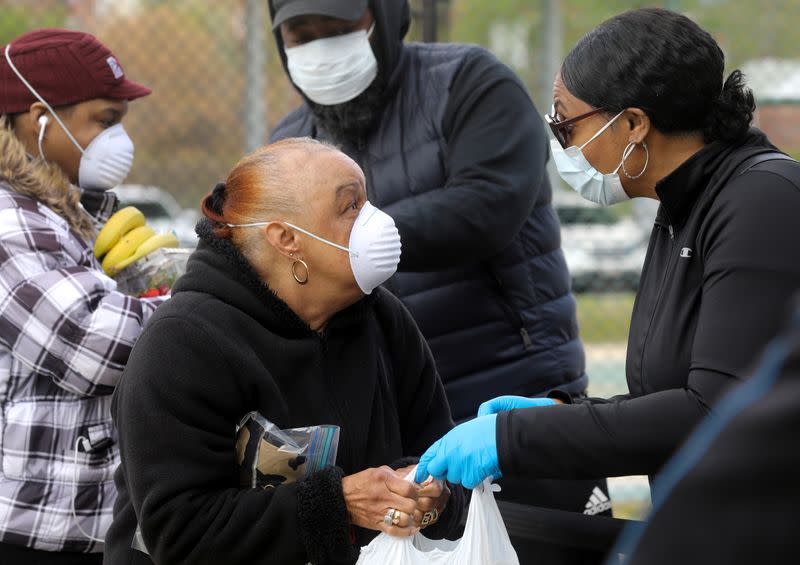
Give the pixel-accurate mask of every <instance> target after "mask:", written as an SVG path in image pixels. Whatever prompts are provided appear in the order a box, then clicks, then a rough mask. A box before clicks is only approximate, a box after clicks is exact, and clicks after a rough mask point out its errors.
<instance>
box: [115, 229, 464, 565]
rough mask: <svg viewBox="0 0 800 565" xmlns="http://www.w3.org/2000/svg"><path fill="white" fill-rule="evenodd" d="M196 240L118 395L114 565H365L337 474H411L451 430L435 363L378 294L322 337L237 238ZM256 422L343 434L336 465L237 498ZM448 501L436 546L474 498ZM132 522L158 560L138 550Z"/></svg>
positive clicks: (457, 492)
mask: <svg viewBox="0 0 800 565" xmlns="http://www.w3.org/2000/svg"><path fill="white" fill-rule="evenodd" d="M198 231H199V233H200V235H201V242H200V245H199V246H198V249H197V251H196V252H195V253H194V254H193V255H192V257H191V258H190V260H189V264H188V268H187V273H186V275H184V276H183V277H181V279H179V280H178V282H177V283H176V284H175V287H174V289H173V296H172V299H171V300H170V301H169V302H168V303H167V304H165V305H164V307H162V308H159V310H158V311H156V313H155V315H154V317H153V318H152V319H151V323H150V324H149V325H148V326H147V327H146V328H145V330H144V332H143V333H142V335H141V338H140V340H139V341H138V342H137V344H136V347H135V348H134V351H133V353H132V354H131V358H130V361H129V362H128V365H127V367H126V370H125V373H124V375H123V377H122V380H121V382H120V384H119V386H118V388H117V390H116V392H115V395H114V402H113V408H112V414H113V416H114V423H115V424H116V425H117V427H118V428H119V444H120V452H121V458H122V463H121V465H120V467H119V469H118V471H117V473H116V476H115V480H116V485H117V488H118V489H119V498H118V500H117V504H116V505H115V507H114V523H113V524H112V526H111V528H110V529H109V532H108V535H107V537H106V552H105V562H106V563H109V564H111V565H119V564H121V563H153V562H155V563H166V564H178V563H208V564H213V565H218V564H226V565H227V564H230V565H233V564H236V563H243V564H244V563H246V564H254V563H280V564H282V565H291V564H296V565H303V564H305V563H308V562H313V563H337V564H338V563H354V562H355V560H356V558H357V555H358V547H359V546H361V545H365V544H366V543H368V542H369V541H370V540H371V539H372V537H374V536H375V535H376V533H377V532H374V531H367V530H363V529H361V528H354V529H351V526H350V523H349V518H348V514H347V509H346V506H345V502H344V498H343V495H342V487H341V479H342V476H343V475H349V474H352V473H355V472H358V471H361V470H363V469H366V468H368V467H380V466H381V465H392V464H393V463H394V466H395V468H396V467H399V466H401V465H403V464H409V463H413V461H409V460H407V459H405V458H407V457H408V456H412V457H413V456H419V455H420V454H421V452H422V451H423V450H424V449H425V448H426V447H427V446H428V445H430V444H431V443H432V442H433V441H434V440H436V439H437V438H438V437H439V436H441V435H442V434H443V433H445V432H447V431H448V430H449V429H450V428H451V427H452V426H453V424H452V420H451V418H450V410H449V408H448V406H447V401H446V399H445V395H444V389H443V387H442V383H441V381H440V380H439V377H438V376H437V374H436V369H435V367H434V363H433V359H432V357H431V353H430V350H429V349H428V347H427V345H426V344H425V341H424V340H423V338H422V335H421V334H420V333H419V330H418V329H417V327H416V324H415V323H414V321H413V320H412V319H411V316H410V315H409V314H408V312H407V311H406V309H405V308H403V306H402V304H401V303H400V302H399V301H398V300H397V299H396V298H395V297H394V296H392V295H391V294H390V293H389V292H387V291H385V290H383V289H376V290H375V291H374V292H373V294H372V295H371V296H369V297H366V298H364V299H363V300H361V301H360V302H358V303H357V304H355V305H353V306H351V307H350V308H348V309H346V310H344V311H342V312H339V313H338V314H337V315H335V316H334V317H333V318H332V319H331V320H330V322H329V323H328V326H327V328H326V330H325V332H324V334H322V335H320V334H317V333H316V332H314V331H312V330H311V329H310V328H309V327H308V325H306V324H305V323H304V322H303V321H302V320H300V318H298V317H297V316H296V315H295V314H294V313H293V312H292V311H291V310H290V309H289V307H288V306H287V305H286V304H285V303H283V302H282V301H281V300H279V299H278V298H277V297H276V296H275V295H273V294H272V293H271V292H269V291H268V290H267V289H266V288H265V286H264V284H263V283H262V282H261V280H260V279H259V278H258V276H257V275H256V274H255V272H254V271H253V270H252V268H251V267H250V266H249V264H248V263H247V262H246V260H245V259H244V258H243V257H242V256H241V255H240V254H239V253H238V252H237V251H236V248H235V247H234V246H233V245H232V244H231V243H230V242H228V240H224V239H219V238H216V237H215V236H214V235H213V234H212V233H210V228H209V226H208V224H207V222H206V221H203V222H202V223H201V224H200V226H199V229H198ZM286 276H291V274H290V273H289V272H288V271H287V273H286ZM251 411H257V412H259V413H260V414H262V415H263V416H264V417H266V418H267V419H268V420H270V421H271V422H273V423H274V424H276V425H277V426H278V427H280V428H297V427H303V426H314V425H321V424H335V425H338V426H340V427H341V436H340V440H339V452H338V457H337V460H336V464H337V466H336V467H334V468H329V469H328V470H325V471H320V472H318V473H314V474H312V475H309V476H308V477H306V478H305V479H302V480H300V481H297V482H295V483H291V484H280V485H278V486H277V487H276V488H266V489H261V488H252V489H245V488H241V487H240V486H239V485H240V479H239V469H238V465H237V464H236V461H235V451H234V445H235V441H236V435H235V428H236V425H237V424H238V423H239V422H240V420H241V419H242V417H243V416H244V415H246V414H247V413H249V412H251ZM404 459H405V460H404ZM451 490H452V495H451V498H450V502H449V504H448V508H447V509H446V510H445V512H444V513H443V514H442V518H441V522H440V523H437V524H436V525H435V526H431V528H430V529H426V530H425V535H427V536H429V537H436V536H437V531H438V535H439V536H440V537H441V536H442V535H444V534H446V533H448V531H449V528H451V527H452V526H454V525H455V524H457V523H458V521H459V519H460V513H461V509H462V508H463V501H464V496H463V492H464V491H463V490H462V489H461V488H460V487H459V488H452V489H451ZM137 519H138V522H139V525H140V526H141V532H142V536H143V540H144V545H145V546H146V547H147V549H148V550H149V553H150V555H151V556H152V561H151V558H150V557H148V556H147V555H146V554H145V553H142V552H140V551H137V550H134V549H131V542H132V540H133V536H134V530H135V528H136V523H137Z"/></svg>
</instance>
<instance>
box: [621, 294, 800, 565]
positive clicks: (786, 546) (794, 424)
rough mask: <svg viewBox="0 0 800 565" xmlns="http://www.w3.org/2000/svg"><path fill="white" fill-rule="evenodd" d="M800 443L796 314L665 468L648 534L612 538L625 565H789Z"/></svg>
mask: <svg viewBox="0 0 800 565" xmlns="http://www.w3.org/2000/svg"><path fill="white" fill-rule="evenodd" d="M798 306H800V302H798ZM798 433H800V307H798V308H796V309H795V310H794V315H793V319H792V321H791V322H790V327H789V329H788V330H787V331H786V332H784V333H783V334H781V335H780V336H779V337H778V338H777V339H775V340H773V341H772V343H771V344H770V346H769V348H768V349H767V350H766V352H765V354H764V356H763V358H762V360H761V361H760V362H759V364H758V369H757V371H756V372H755V373H754V375H753V378H751V379H750V380H748V381H747V382H746V383H745V384H742V385H741V386H739V387H737V388H736V389H735V390H734V391H732V392H731V394H730V395H728V396H726V397H725V398H724V399H721V400H720V402H719V404H718V406H717V407H716V409H715V410H714V412H713V413H712V416H711V417H709V418H707V419H706V420H705V421H704V422H703V424H702V425H700V426H698V428H697V431H696V432H695V433H694V434H692V436H691V438H690V439H689V440H688V441H687V443H686V446H685V447H684V448H682V449H681V450H680V452H679V453H678V455H676V456H675V458H673V459H672V460H670V462H669V463H668V465H666V466H665V467H664V471H663V472H662V474H661V476H660V477H659V480H658V481H657V482H656V484H655V485H654V487H653V512H652V513H651V515H650V516H649V517H648V520H647V523H646V529H645V530H644V531H643V532H642V531H637V528H636V527H635V525H629V526H628V529H627V530H625V532H624V534H623V535H622V536H621V537H620V545H619V546H618V547H617V549H619V550H620V551H621V552H624V553H625V554H626V555H628V558H627V559H626V561H625V562H626V563H628V564H630V565H662V564H664V565H666V564H672V563H681V564H682V565H693V564H698V565H700V564H707V563H725V564H726V565H751V564H753V563H770V564H772V565H774V564H777V563H797V556H798V554H800V537H798V536H797V503H798V500H800V484H798V481H797V476H798V473H800V451H798V450H797V435H798ZM709 526H711V527H709Z"/></svg>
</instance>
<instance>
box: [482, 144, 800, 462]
mask: <svg viewBox="0 0 800 565" xmlns="http://www.w3.org/2000/svg"><path fill="white" fill-rule="evenodd" d="M770 153H772V154H773V157H783V159H781V160H770V161H766V162H761V163H758V164H755V165H754V166H749V163H752V162H753V161H752V160H753V159H754V158H755V156H757V155H766V154H770ZM744 169H746V170H744ZM656 190H657V193H658V195H659V198H660V200H661V208H660V210H659V214H658V217H657V219H656V225H655V226H654V229H653V233H652V236H651V239H650V246H649V249H648V252H647V258H646V260H645V266H644V270H643V272H642V279H641V284H640V289H639V293H638V295H637V297H636V302H635V304H634V308H633V315H632V319H631V329H630V336H629V339H628V357H627V366H626V376H627V380H628V388H629V390H630V393H629V394H627V395H624V396H619V397H615V398H612V399H610V400H601V399H585V400H574V404H572V405H565V406H555V407H546V408H540V409H529V410H516V411H511V412H506V413H502V414H500V416H499V417H498V426H497V441H498V451H499V455H500V468H501V470H502V471H503V473H504V474H505V475H524V476H530V477H543V478H545V477H558V478H578V477H603V476H618V475H633V474H649V475H652V474H654V473H656V472H657V471H658V469H659V468H660V467H661V465H662V464H663V463H664V461H665V460H666V459H667V458H668V457H669V456H670V454H671V453H672V452H673V451H674V450H675V449H676V447H677V446H678V445H679V444H680V443H681V441H682V440H683V439H684V438H685V436H686V435H687V434H688V433H689V432H690V431H691V429H692V428H693V427H694V426H695V424H696V423H697V422H698V421H700V419H701V418H703V416H705V415H706V414H707V413H708V412H709V409H710V408H711V406H712V405H713V403H714V401H715V400H716V399H717V397H718V396H719V394H720V393H721V391H722V390H723V389H725V388H726V387H728V386H729V385H731V384H734V383H737V382H739V381H741V380H743V379H745V378H746V377H747V376H748V370H749V367H750V366H751V364H752V363H753V362H754V360H755V359H756V357H757V356H758V354H759V352H760V350H761V349H762V348H763V346H764V345H765V344H766V343H767V341H768V340H769V339H770V338H771V337H772V336H774V335H775V334H776V333H777V331H778V329H779V327H780V322H781V320H782V314H783V313H784V312H785V310H786V308H787V306H788V305H789V302H790V299H791V296H792V294H793V293H794V291H796V290H798V289H800V245H798V242H800V235H799V234H798V219H800V164H798V163H797V162H795V161H792V160H789V159H787V158H786V157H785V156H782V155H780V154H777V153H776V149H775V148H774V147H773V146H772V145H771V144H770V143H769V141H768V140H767V138H766V137H765V136H764V135H763V134H762V133H761V132H759V131H758V130H751V131H750V132H749V134H748V135H747V136H746V138H745V139H744V140H742V141H741V142H740V143H738V144H734V145H731V144H725V143H721V142H714V143H711V144H709V145H707V146H706V147H704V148H703V149H702V150H700V151H699V152H698V153H696V154H695V155H694V156H692V157H691V158H690V159H689V160H687V161H686V162H685V163H684V164H683V165H681V166H680V167H679V168H678V169H676V170H675V171H674V172H673V173H672V174H670V175H669V176H667V177H666V178H664V179H662V180H661V181H660V182H659V183H658V184H657V186H656ZM560 398H562V399H564V400H567V401H569V400H570V399H569V398H568V397H565V396H563V395H561V396H560Z"/></svg>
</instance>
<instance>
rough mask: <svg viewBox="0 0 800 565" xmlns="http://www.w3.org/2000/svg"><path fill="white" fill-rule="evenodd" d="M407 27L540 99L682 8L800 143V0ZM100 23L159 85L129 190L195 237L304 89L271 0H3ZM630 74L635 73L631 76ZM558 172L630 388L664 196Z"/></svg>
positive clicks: (58, 21)
mask: <svg viewBox="0 0 800 565" xmlns="http://www.w3.org/2000/svg"><path fill="white" fill-rule="evenodd" d="M411 3H412V6H413V24H412V27H411V31H410V40H414V41H423V40H424V41H454V42H468V43H478V44H481V45H483V46H485V47H487V48H489V49H490V50H491V51H493V52H494V53H495V54H496V55H497V56H498V57H499V58H500V59H502V60H503V61H504V62H506V63H507V64H508V65H510V66H511V67H513V68H514V70H515V71H516V72H517V73H518V74H519V75H520V76H521V77H522V79H523V80H524V82H525V83H526V85H527V86H528V88H529V91H530V94H531V97H532V98H533V100H534V101H535V103H536V105H537V108H538V109H539V111H540V112H542V113H544V112H545V111H547V110H549V107H550V100H551V94H550V91H551V85H552V80H553V77H554V75H555V73H556V71H557V70H558V66H559V64H560V61H561V59H562V57H563V56H564V54H565V53H566V52H567V51H568V50H569V48H570V46H571V45H573V44H574V43H575V41H576V40H577V39H578V38H580V37H581V36H582V35H583V34H585V33H586V32H587V31H589V30H590V29H591V28H592V27H594V26H595V25H597V24H598V23H600V22H601V21H603V20H604V19H606V18H608V17H610V16H612V15H614V14H616V13H619V12H621V11H624V10H626V9H630V8H637V7H643V6H653V5H659V6H662V7H666V8H670V9H673V10H678V11H681V12H683V13H685V14H687V15H688V16H690V17H692V18H693V19H695V20H696V21H697V22H698V23H699V24H700V25H702V26H703V27H705V28H706V29H708V30H709V31H711V33H712V34H714V36H715V37H716V39H717V40H718V41H719V43H720V45H721V46H722V48H723V50H724V51H725V54H726V59H727V65H728V70H727V72H730V71H731V70H733V69H734V68H741V69H742V70H743V71H744V72H745V73H746V75H747V76H748V78H749V82H750V85H751V87H752V88H753V90H754V93H755V95H756V99H757V103H758V105H759V110H758V113H757V115H756V118H755V124H756V125H757V126H758V127H760V128H762V129H763V130H765V131H766V132H767V133H768V134H769V135H770V137H771V138H772V140H773V142H775V143H776V144H777V145H778V146H779V147H780V148H781V149H783V150H784V151H786V152H788V153H789V154H791V155H793V156H794V157H800V51H798V39H800V35H799V34H798V31H797V30H798V29H800V2H798V1H797V0H672V1H669V0H666V1H662V2H642V1H634V0H412V2H411ZM53 26H58V27H68V28H73V29H80V30H84V31H88V32H91V33H93V34H95V35H97V36H98V37H99V38H100V39H101V40H102V41H104V42H105V43H106V44H107V45H109V46H110V47H111V49H112V50H113V51H114V52H115V53H116V54H117V55H118V56H119V58H120V59H121V61H122V62H123V63H124V65H125V70H126V72H127V73H128V75H129V76H130V77H131V78H133V79H135V80H137V81H141V82H143V83H145V84H147V85H149V86H151V87H152V88H153V91H154V93H153V95H152V96H151V97H150V98H148V99H146V101H140V102H136V103H133V104H132V105H131V108H130V115H129V117H128V119H127V120H126V129H128V131H129V133H130V134H131V136H132V137H133V139H134V140H135V142H136V162H135V164H134V169H133V172H132V174H131V176H130V178H129V179H128V180H127V182H128V183H130V184H131V185H132V186H129V187H126V188H125V189H124V190H123V191H121V195H122V196H123V199H124V200H125V201H126V202H127V203H132V204H136V205H137V206H140V207H141V208H142V209H143V210H145V209H146V210H147V211H148V214H150V216H151V217H152V220H158V221H160V222H163V223H165V225H166V224H169V223H170V222H171V223H172V225H173V226H175V227H176V228H177V229H178V230H179V231H180V233H179V235H180V237H181V239H182V240H183V241H184V243H191V240H192V237H193V236H192V225H193V223H194V221H195V219H196V217H197V207H198V203H199V201H200V199H201V197H202V196H204V195H205V194H206V193H207V192H208V191H209V190H210V189H211V187H213V186H214V184H215V183H216V182H218V181H219V180H221V179H223V178H224V176H225V174H226V172H227V171H228V170H229V169H230V168H231V167H232V166H233V165H234V164H235V162H236V161H237V160H238V159H239V158H240V157H241V156H242V155H243V154H244V153H245V152H246V151H249V150H251V149H254V148H256V147H258V146H260V145H262V144H263V143H264V142H265V141H266V139H267V137H268V135H269V131H270V129H271V128H272V127H273V126H275V125H276V124H277V122H278V121H279V120H280V119H281V118H282V117H283V116H284V115H286V114H287V113H288V112H289V111H290V110H292V109H293V108H294V107H295V106H297V105H298V104H299V103H300V98H299V97H298V95H297V94H296V93H295V91H294V90H293V88H292V87H291V85H290V84H289V81H288V79H287V78H286V75H285V73H284V71H283V69H282V67H281V62H280V60H279V57H278V55H277V52H276V50H275V46H274V41H273V39H272V35H271V33H272V32H271V30H270V24H269V21H268V10H267V7H266V0H214V1H211V0H169V1H167V0H0V45H2V44H5V43H6V42H7V41H8V40H10V39H12V38H13V37H15V36H17V35H20V34H21V33H23V32H25V31H29V30H32V29H35V28H39V27H53ZM620 88H625V85H624V84H620ZM555 180H556V183H555V184H556V185H557V186H558V187H559V192H558V193H557V194H556V196H555V198H554V203H555V205H556V208H557V211H558V213H559V217H560V218H561V221H562V227H563V241H564V249H565V252H566V256H567V261H568V263H569V265H570V269H571V271H572V275H573V281H574V288H575V291H576V295H577V299H578V314H579V318H580V324H581V331H582V334H583V339H584V341H585V343H586V349H587V358H588V359H587V361H588V365H589V367H588V369H589V374H590V379H591V385H590V386H591V388H590V393H591V394H593V395H599V396H607V395H613V394H617V393H623V392H626V390H627V389H626V384H625V371H624V369H625V343H626V339H627V334H628V324H629V317H630V312H631V308H632V306H633V298H634V291H635V288H636V285H637V283H638V278H639V272H640V270H641V265H642V262H643V260H644V254H645V250H646V245H647V239H648V237H649V234H650V229H651V227H652V218H653V217H654V215H655V211H656V208H657V203H654V202H649V201H641V202H640V201H636V202H633V203H627V204H623V205H620V206H616V207H614V208H610V209H603V208H598V207H596V206H593V205H591V204H589V203H587V202H584V201H583V200H581V199H580V198H579V197H577V195H576V194H573V193H572V192H570V191H568V190H566V189H564V188H563V185H561V183H560V181H557V179H555ZM611 486H612V499H613V502H614V510H615V513H616V514H617V515H621V516H630V515H636V514H637V513H639V512H641V510H642V508H643V507H644V505H646V504H647V500H648V491H647V488H646V481H644V480H643V479H642V478H638V479H637V478H633V479H622V480H615V481H614V482H613V483H612V485H611Z"/></svg>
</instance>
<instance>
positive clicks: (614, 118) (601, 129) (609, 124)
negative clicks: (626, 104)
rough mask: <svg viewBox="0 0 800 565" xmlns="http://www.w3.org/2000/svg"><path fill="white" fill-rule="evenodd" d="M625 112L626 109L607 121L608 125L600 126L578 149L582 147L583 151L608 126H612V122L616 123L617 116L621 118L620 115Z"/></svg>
mask: <svg viewBox="0 0 800 565" xmlns="http://www.w3.org/2000/svg"><path fill="white" fill-rule="evenodd" d="M624 112H625V110H622V112H620V113H619V114H617V115H616V116H614V117H613V118H611V119H610V120H609V121H608V123H606V125H604V126H603V127H602V128H600V131H598V132H597V133H596V134H594V135H593V136H592V137H590V138H589V141H587V142H586V143H584V144H583V145H581V146H580V147H578V149H580V150H581V151H583V148H584V147H586V146H587V145H589V144H590V143H591V142H592V141H594V140H595V139H597V138H598V136H599V135H600V134H602V133H603V132H604V131H606V130H607V129H608V128H610V127H611V124H613V123H614V122H615V121H616V120H617V118H619V117H620V116H621V115H622V114H623V113H624Z"/></svg>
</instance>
